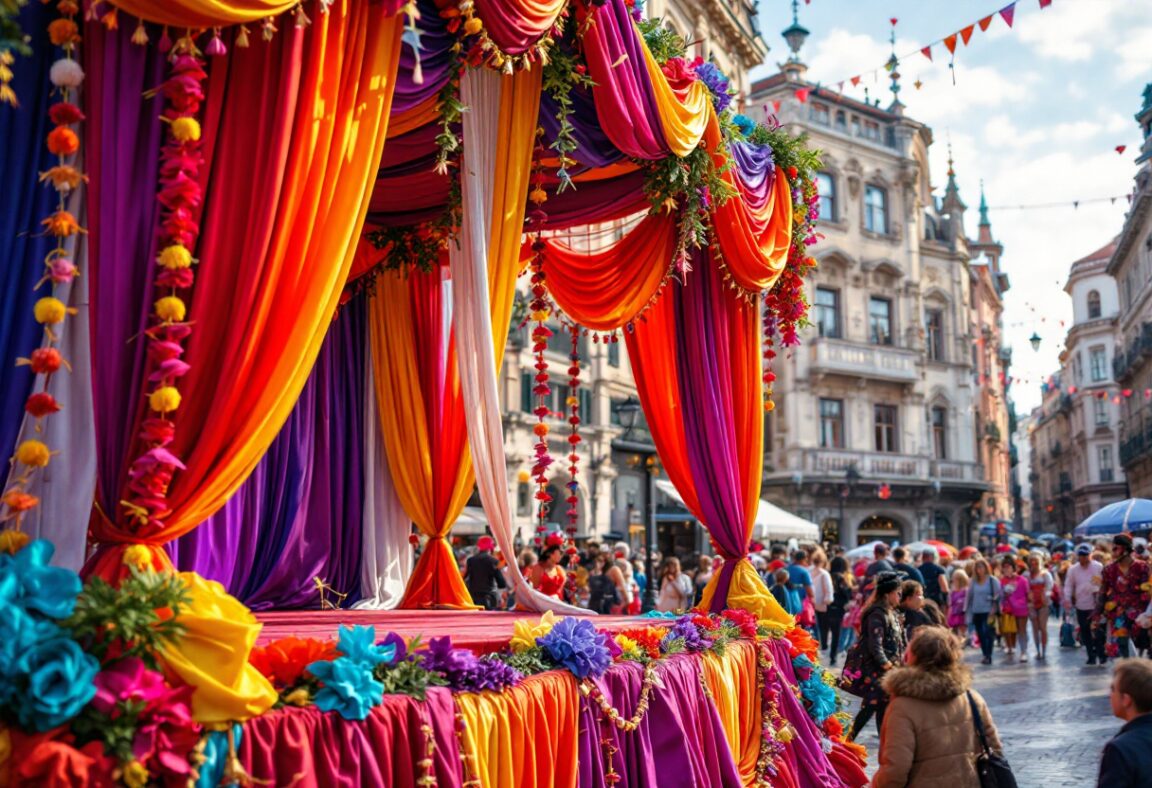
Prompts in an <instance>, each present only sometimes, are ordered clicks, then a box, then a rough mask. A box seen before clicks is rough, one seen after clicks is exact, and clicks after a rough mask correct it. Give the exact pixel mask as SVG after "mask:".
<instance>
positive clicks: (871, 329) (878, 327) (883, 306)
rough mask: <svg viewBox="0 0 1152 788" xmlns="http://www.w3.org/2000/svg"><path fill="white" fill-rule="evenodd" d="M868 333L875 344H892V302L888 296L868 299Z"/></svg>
mask: <svg viewBox="0 0 1152 788" xmlns="http://www.w3.org/2000/svg"><path fill="white" fill-rule="evenodd" d="M868 333H869V338H870V340H871V342H872V344H873V345H891V344H892V302H891V301H889V300H888V299H887V298H880V297H878V296H872V297H871V298H870V299H868Z"/></svg>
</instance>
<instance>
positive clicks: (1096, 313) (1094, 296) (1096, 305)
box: [1088, 290, 1100, 320]
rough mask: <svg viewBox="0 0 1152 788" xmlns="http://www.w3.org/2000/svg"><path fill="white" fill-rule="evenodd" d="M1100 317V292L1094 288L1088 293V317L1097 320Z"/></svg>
mask: <svg viewBox="0 0 1152 788" xmlns="http://www.w3.org/2000/svg"><path fill="white" fill-rule="evenodd" d="M1098 317H1100V293H1099V291H1097V290H1092V291H1090V292H1089V293H1088V319H1089V320H1095V319H1096V318H1098Z"/></svg>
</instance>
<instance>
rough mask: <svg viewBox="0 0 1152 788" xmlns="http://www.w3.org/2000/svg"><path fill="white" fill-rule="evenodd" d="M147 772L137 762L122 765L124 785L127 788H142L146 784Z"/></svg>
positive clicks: (132, 761) (142, 765)
mask: <svg viewBox="0 0 1152 788" xmlns="http://www.w3.org/2000/svg"><path fill="white" fill-rule="evenodd" d="M148 776H149V775H148V770H147V769H145V768H144V764H142V763H140V761H137V760H131V761H128V763H126V764H124V774H123V775H122V777H123V779H124V784H125V785H127V786H128V788H144V786H145V785H147V784H148Z"/></svg>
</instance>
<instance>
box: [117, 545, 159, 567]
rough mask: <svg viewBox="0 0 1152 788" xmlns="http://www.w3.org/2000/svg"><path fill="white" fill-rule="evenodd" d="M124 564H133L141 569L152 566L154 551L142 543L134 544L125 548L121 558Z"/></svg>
mask: <svg viewBox="0 0 1152 788" xmlns="http://www.w3.org/2000/svg"><path fill="white" fill-rule="evenodd" d="M120 561H121V562H122V563H123V564H124V566H131V567H135V568H136V569H139V570H141V571H143V570H145V569H150V568H151V567H152V551H151V550H149V549H148V548H147V547H145V546H144V545H142V544H134V545H131V546H129V547H128V548H126V549H125V550H124V556H123V557H122V558H121V559H120Z"/></svg>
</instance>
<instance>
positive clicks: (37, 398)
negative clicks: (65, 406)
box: [24, 391, 60, 419]
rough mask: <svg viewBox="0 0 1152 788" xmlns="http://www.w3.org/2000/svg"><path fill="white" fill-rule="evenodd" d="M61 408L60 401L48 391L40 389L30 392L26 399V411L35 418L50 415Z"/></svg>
mask: <svg viewBox="0 0 1152 788" xmlns="http://www.w3.org/2000/svg"><path fill="white" fill-rule="evenodd" d="M59 410H60V403H59V402H57V401H56V398H55V397H53V396H52V395H51V394H49V393H48V392H47V391H38V392H36V393H35V394H30V395H29V396H28V399H27V400H25V401H24V412H25V413H27V414H28V415H29V416H31V417H32V418H34V419H41V418H44V417H45V416H50V415H52V414H53V413H57V412H59Z"/></svg>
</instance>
